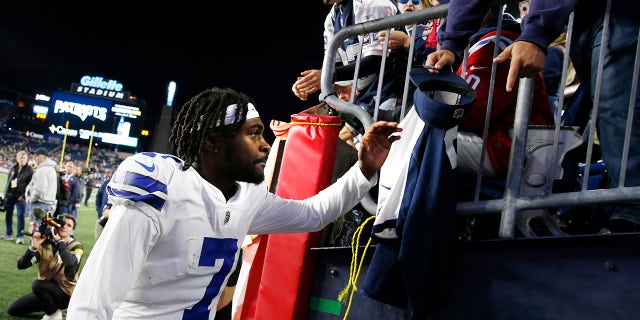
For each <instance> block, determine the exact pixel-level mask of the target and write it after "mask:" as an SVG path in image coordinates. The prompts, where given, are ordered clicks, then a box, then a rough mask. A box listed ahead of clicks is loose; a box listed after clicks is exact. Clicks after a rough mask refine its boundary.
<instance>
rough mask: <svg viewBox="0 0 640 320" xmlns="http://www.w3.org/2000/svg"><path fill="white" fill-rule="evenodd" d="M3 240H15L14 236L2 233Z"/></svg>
mask: <svg viewBox="0 0 640 320" xmlns="http://www.w3.org/2000/svg"><path fill="white" fill-rule="evenodd" d="M2 240H8V241H12V240H13V236H8V235H6V234H5V235H2Z"/></svg>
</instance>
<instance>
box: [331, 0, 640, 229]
mask: <svg viewBox="0 0 640 320" xmlns="http://www.w3.org/2000/svg"><path fill="white" fill-rule="evenodd" d="M502 2H503V3H504V2H505V1H502ZM447 12H448V5H441V6H438V7H432V8H427V9H423V10H418V11H414V12H409V13H403V14H400V15H395V16H392V17H388V18H384V19H378V20H373V21H369V22H364V23H361V24H357V25H352V26H349V27H347V28H345V29H342V30H341V31H340V32H339V33H337V34H336V35H335V36H334V38H333V40H332V41H331V43H330V44H329V46H328V48H327V51H326V52H325V56H324V61H323V68H322V77H321V95H320V97H321V100H324V101H325V102H326V103H328V104H329V105H330V106H332V107H333V108H335V109H336V110H338V111H339V112H341V113H343V114H346V115H348V116H352V117H356V118H357V119H358V120H359V121H360V122H361V123H362V124H363V125H364V127H365V128H367V127H369V126H370V125H371V124H372V123H373V122H374V117H372V116H371V115H369V114H368V113H367V112H366V111H365V110H364V109H362V108H360V107H359V106H357V105H355V104H353V103H350V102H347V101H342V100H340V99H339V98H338V97H337V96H336V94H335V90H334V87H333V81H332V79H333V74H334V72H335V66H334V61H335V59H336V55H337V51H338V49H339V47H340V44H341V43H342V42H343V41H344V40H345V39H347V38H349V37H352V36H358V35H363V34H367V33H372V32H378V31H381V30H387V31H388V30H390V29H391V28H394V27H396V26H400V25H411V24H414V26H415V24H416V23H420V22H423V21H428V20H432V19H437V18H443V17H445V16H446V14H447ZM501 13H502V11H501ZM499 16H500V17H501V16H502V15H501V14H500V15H499ZM608 19H609V12H607V13H606V19H605V20H608ZM572 27H573V13H572V14H571V16H570V19H569V24H568V26H567V46H570V43H571V36H572ZM500 28H501V20H500V21H499V25H498V32H500V31H499V30H500ZM415 29H416V28H415V27H414V28H413V30H415ZM411 36H412V35H411ZM608 36H609V34H608V28H607V21H605V31H604V32H603V41H602V43H606V37H608ZM412 38H413V36H412ZM387 39H388V38H387ZM639 39H640V32H639ZM387 41H388V40H387ZM387 45H388V43H385V44H384V49H387ZM410 49H412V48H410ZM569 49H570V47H567V48H566V51H567V52H569ZM409 52H411V53H412V52H413V50H409ZM602 52H604V50H602ZM411 53H410V54H411ZM639 56H640V50H639V51H638V53H637V56H636V63H635V65H634V72H635V73H634V74H637V73H638V69H639V67H638V65H639V63H638V61H639V60H640V58H638V57H639ZM465 57H466V55H465ZM359 59H360V57H358V60H357V62H359ZM411 60H412V59H411V56H410V57H409V59H408V61H409V64H410V63H411ZM382 61H383V63H382V68H381V71H382V70H383V68H384V64H385V61H386V57H383V59H382ZM463 63H466V59H465V61H463ZM494 65H495V64H494ZM568 65H569V55H568V54H565V59H564V61H563V70H562V80H561V88H560V96H559V103H558V110H557V114H556V119H560V116H561V112H562V106H563V104H564V99H565V96H564V89H565V86H564V83H565V80H566V77H567V68H568ZM601 66H602V54H601V61H600V68H599V69H598V74H597V79H596V92H597V90H599V88H600V83H601V81H602V77H601V74H602V67H601ZM409 70H410V65H408V66H407V76H406V81H405V88H404V93H405V94H404V97H403V98H404V99H403V100H404V101H406V100H407V99H406V97H407V86H408V85H409V81H408V79H409V75H408V74H409ZM380 74H381V75H382V74H383V72H381V73H380ZM494 76H495V73H494V72H492V82H493V80H494V79H493V77H494ZM354 79H357V74H356V75H355V76H354ZM380 83H382V81H380ZM533 83H534V79H533V78H523V79H520V82H519V86H518V88H519V89H518V99H517V105H516V111H515V112H516V114H515V121H514V127H513V136H512V139H513V143H512V149H511V157H510V162H509V170H508V175H507V178H506V182H505V183H506V184H505V192H504V194H503V197H502V198H501V199H493V200H479V192H480V185H481V182H482V180H483V177H482V174H481V173H480V174H479V175H478V180H477V184H476V188H475V195H474V200H473V201H467V202H459V203H458V204H457V214H458V215H463V216H473V215H482V214H487V213H497V212H499V213H501V221H500V227H499V236H500V237H502V238H513V237H514V230H515V227H516V223H517V220H518V218H519V216H521V215H522V214H523V213H524V212H526V211H527V210H532V209H550V208H559V207H575V206H585V205H604V204H612V203H619V202H626V201H640V187H637V186H636V187H625V186H624V181H625V178H624V176H621V177H620V183H619V186H617V187H615V188H609V189H596V190H588V189H587V181H589V177H590V172H589V166H588V165H587V166H585V170H584V174H583V184H582V189H581V190H579V191H571V192H563V193H557V194H554V193H552V192H551V190H550V189H547V190H544V191H543V192H541V194H538V195H534V196H532V195H525V194H523V192H522V187H521V186H522V185H523V174H522V173H523V170H524V168H525V165H526V163H525V162H526V152H527V150H526V148H527V135H528V132H529V130H530V128H529V126H528V123H529V115H530V109H531V105H532V92H533ZM379 86H380V84H379ZM636 87H637V77H634V79H633V84H632V88H636ZM492 89H493V86H491V89H490V90H492ZM379 93H380V90H378V94H379ZM491 96H492V94H491V93H490V95H489V97H491ZM352 100H353V98H352ZM631 101H635V94H633V93H632V94H631ZM376 107H377V106H376ZM407 107H410V106H405V102H403V105H402V108H403V109H402V115H404V113H405V112H404V110H405V108H407ZM597 108H598V94H597V93H596V96H595V98H594V105H593V110H592V116H591V122H592V123H595V115H596V114H597ZM376 109H377V108H376ZM633 109H634V104H633V103H632V102H630V103H629V119H631V118H632V115H633ZM487 112H490V108H488V109H487ZM376 114H377V110H376V113H374V116H375V115H376ZM488 118H489V115H487V119H488ZM487 123H488V122H487ZM487 127H488V125H485V137H486V134H487V130H486V128H487ZM594 127H595V126H594V125H591V126H590V128H589V131H588V133H587V132H585V134H588V137H589V139H588V148H587V152H586V157H585V159H591V157H592V152H593V151H592V148H593V145H594V135H595V129H594ZM562 129H563V128H562V126H561V125H560V122H559V121H556V125H555V127H554V129H553V152H552V153H551V154H552V156H551V158H552V160H554V161H555V164H558V165H559V163H560V162H561V161H562V156H563V155H562V154H561V152H560V151H559V150H560V149H559V145H560V143H561V140H560V139H561V130H562ZM630 132H631V120H629V121H628V123H627V130H626V133H625V135H626V139H625V146H624V148H625V149H624V150H625V152H624V155H623V159H622V167H621V169H622V170H621V172H622V173H624V172H626V167H627V161H626V160H627V159H626V157H627V155H628V149H629V136H630ZM484 140H485V141H486V138H485V139H484ZM484 150H486V146H483V151H484ZM483 153H484V152H483ZM483 158H484V157H483ZM480 161H481V162H482V161H484V159H480ZM586 162H587V163H588V160H587V161H586ZM480 167H482V163H480ZM556 178H557V177H556ZM362 204H363V206H364V207H365V208H366V209H367V210H368V211H369V212H371V213H375V206H376V203H375V200H372V199H365V200H364V201H363V202H362ZM554 235H560V234H557V233H554ZM525 236H526V235H525Z"/></svg>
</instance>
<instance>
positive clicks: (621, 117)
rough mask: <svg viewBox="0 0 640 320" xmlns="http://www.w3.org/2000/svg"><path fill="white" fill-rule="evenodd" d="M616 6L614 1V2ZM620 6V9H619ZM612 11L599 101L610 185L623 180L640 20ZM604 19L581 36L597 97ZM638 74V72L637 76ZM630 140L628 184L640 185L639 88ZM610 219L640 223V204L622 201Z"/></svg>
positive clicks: (603, 147)
mask: <svg viewBox="0 0 640 320" xmlns="http://www.w3.org/2000/svg"><path fill="white" fill-rule="evenodd" d="M613 5H614V6H615V1H614V4H613ZM618 9H621V8H618ZM616 15H617V14H616V10H613V13H612V15H611V21H610V29H609V30H610V34H609V43H608V45H607V51H606V52H605V56H604V66H603V74H602V82H601V88H600V99H599V104H598V116H597V129H598V138H599V140H600V149H601V151H602V158H603V160H604V163H605V164H606V166H607V170H608V178H609V187H612V188H613V187H617V186H618V185H619V182H620V179H619V177H620V171H621V159H622V153H623V149H624V139H625V135H624V132H625V130H626V123H627V113H628V110H629V99H630V97H631V89H632V88H631V82H632V80H633V77H634V74H633V65H634V63H635V54H636V45H637V38H638V29H639V27H640V22H639V21H637V19H628V18H625V17H616ZM603 21H604V18H601V19H600V20H598V21H597V22H596V23H594V24H593V25H592V26H591V28H590V29H588V30H586V32H585V33H583V34H582V35H580V38H579V40H580V50H581V51H582V52H581V57H582V58H583V59H584V60H583V61H584V64H583V66H585V65H586V66H588V67H590V73H589V74H590V75H591V79H590V81H591V82H590V83H591V88H592V91H591V98H592V99H593V98H594V96H595V88H596V72H597V68H598V58H599V55H600V49H601V48H602V31H603V30H602V27H603ZM635 76H636V77H637V76H638V75H637V74H636V75H635ZM633 108H634V114H633V124H632V129H631V141H630V147H629V155H628V160H627V169H626V172H625V186H627V187H631V186H639V185H640V90H638V88H636V100H635V101H634V107H633ZM610 210H611V211H610V212H611V217H610V219H611V220H615V219H624V220H628V221H632V222H635V223H639V224H640V204H638V203H635V202H633V203H631V202H628V203H622V204H616V205H614V206H612V207H611V208H610Z"/></svg>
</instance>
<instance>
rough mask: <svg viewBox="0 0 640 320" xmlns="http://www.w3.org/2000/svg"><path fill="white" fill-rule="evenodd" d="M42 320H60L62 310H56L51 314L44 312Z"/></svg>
mask: <svg viewBox="0 0 640 320" xmlns="http://www.w3.org/2000/svg"><path fill="white" fill-rule="evenodd" d="M42 320H62V311H60V310H56V312H54V313H53V314H51V315H47V314H45V315H44V317H42Z"/></svg>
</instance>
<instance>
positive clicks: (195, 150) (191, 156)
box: [169, 88, 253, 170]
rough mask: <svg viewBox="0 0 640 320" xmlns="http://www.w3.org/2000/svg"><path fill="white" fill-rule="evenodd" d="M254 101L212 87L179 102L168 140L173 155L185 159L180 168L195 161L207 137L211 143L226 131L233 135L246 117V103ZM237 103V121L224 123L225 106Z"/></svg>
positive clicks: (242, 95) (215, 141) (233, 92)
mask: <svg viewBox="0 0 640 320" xmlns="http://www.w3.org/2000/svg"><path fill="white" fill-rule="evenodd" d="M250 102H251V103H253V101H252V99H251V98H249V97H248V96H247V95H245V94H243V93H240V92H237V91H235V90H233V89H229V88H225V89H220V88H211V89H207V90H205V91H203V92H201V93H199V94H198V95H197V96H195V97H193V98H191V100H189V101H188V102H187V103H185V104H184V106H182V109H181V110H180V112H179V113H178V118H177V119H176V120H175V122H174V124H173V128H172V129H171V136H170V137H169V142H170V143H171V144H172V145H173V147H174V148H175V150H176V155H177V156H178V157H179V158H181V159H182V160H184V162H185V164H184V167H183V168H182V169H183V170H187V169H188V168H189V167H190V166H192V165H193V164H194V163H197V161H198V156H199V155H200V148H201V147H202V142H203V141H204V140H205V139H206V138H207V137H210V138H211V140H212V141H213V144H214V146H215V145H217V143H218V141H219V139H220V138H221V137H222V136H224V135H225V134H228V135H232V134H234V133H236V132H237V131H238V130H240V128H242V126H243V125H244V122H245V120H246V117H247V104H248V103H250ZM232 104H238V107H237V108H236V115H235V119H236V121H235V122H234V123H231V124H229V125H225V124H224V122H225V116H226V112H227V106H230V105H232Z"/></svg>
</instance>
